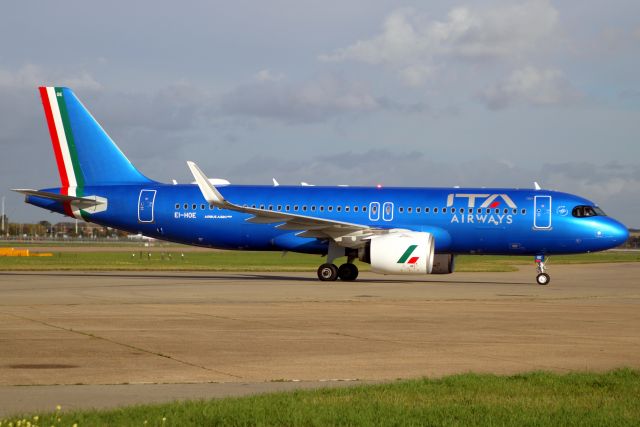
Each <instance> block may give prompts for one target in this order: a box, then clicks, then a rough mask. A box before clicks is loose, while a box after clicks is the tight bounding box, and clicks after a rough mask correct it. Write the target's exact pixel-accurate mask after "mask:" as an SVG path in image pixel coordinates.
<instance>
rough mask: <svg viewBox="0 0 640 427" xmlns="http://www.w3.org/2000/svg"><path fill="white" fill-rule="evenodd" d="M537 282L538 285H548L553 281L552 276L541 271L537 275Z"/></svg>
mask: <svg viewBox="0 0 640 427" xmlns="http://www.w3.org/2000/svg"><path fill="white" fill-rule="evenodd" d="M536 282H538V285H541V286H546V285H548V284H549V283H551V277H549V275H548V274H547V273H540V274H538V276H536Z"/></svg>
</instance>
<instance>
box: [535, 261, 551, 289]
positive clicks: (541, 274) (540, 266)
mask: <svg viewBox="0 0 640 427" xmlns="http://www.w3.org/2000/svg"><path fill="white" fill-rule="evenodd" d="M536 265H537V268H536V269H537V271H538V275H537V276H536V282H538V285H542V286H545V285H548V284H549V283H551V277H550V276H549V275H548V274H547V273H545V270H546V267H545V260H544V255H536Z"/></svg>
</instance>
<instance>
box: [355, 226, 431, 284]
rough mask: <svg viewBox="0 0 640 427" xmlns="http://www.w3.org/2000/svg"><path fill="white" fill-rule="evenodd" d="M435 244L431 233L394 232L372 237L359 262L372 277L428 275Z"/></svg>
mask: <svg viewBox="0 0 640 427" xmlns="http://www.w3.org/2000/svg"><path fill="white" fill-rule="evenodd" d="M434 243H435V240H434V238H433V235H432V234H430V233H424V232H419V231H395V232H391V233H389V234H383V235H380V236H373V237H371V238H370V241H369V244H368V245H367V247H366V248H365V251H364V254H363V256H362V257H361V258H360V259H361V260H362V261H364V262H369V263H370V264H371V270H372V271H373V272H374V273H382V274H430V273H431V271H432V268H433V256H434V253H433V248H434Z"/></svg>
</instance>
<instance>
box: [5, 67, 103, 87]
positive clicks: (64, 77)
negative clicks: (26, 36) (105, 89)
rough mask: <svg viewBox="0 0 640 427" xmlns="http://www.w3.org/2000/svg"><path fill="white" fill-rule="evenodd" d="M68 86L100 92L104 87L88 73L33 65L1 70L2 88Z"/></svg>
mask: <svg viewBox="0 0 640 427" xmlns="http://www.w3.org/2000/svg"><path fill="white" fill-rule="evenodd" d="M45 85H51V86H68V87H72V88H74V89H87V90H99V89H102V85H101V84H100V83H98V82H97V81H96V80H95V79H94V78H93V76H91V75H90V74H89V73H87V72H86V71H81V72H80V73H76V74H66V73H60V72H51V71H45V70H43V69H42V68H41V67H39V66H37V65H33V64H26V65H23V66H22V67H20V68H19V69H17V70H15V71H13V70H7V69H0V87H3V88H12V89H29V90H34V89H35V88H37V87H38V86H45Z"/></svg>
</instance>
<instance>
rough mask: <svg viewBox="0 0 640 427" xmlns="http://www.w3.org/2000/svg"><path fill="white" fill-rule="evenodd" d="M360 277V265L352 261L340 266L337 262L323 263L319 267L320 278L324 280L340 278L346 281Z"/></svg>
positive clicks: (330, 280)
mask: <svg viewBox="0 0 640 427" xmlns="http://www.w3.org/2000/svg"><path fill="white" fill-rule="evenodd" d="M357 277H358V267H356V266H355V264H352V263H351V262H346V263H345V264H342V265H341V266H340V267H339V268H338V267H337V266H336V265H335V264H329V263H327V264H322V265H321V266H320V267H318V279H320V280H322V281H323V282H332V281H335V280H337V279H338V278H340V280H344V281H345V282H351V281H354V280H356V278H357Z"/></svg>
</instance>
